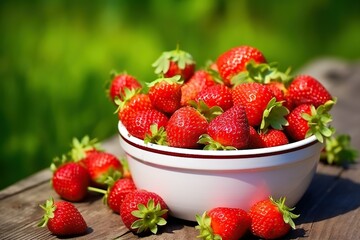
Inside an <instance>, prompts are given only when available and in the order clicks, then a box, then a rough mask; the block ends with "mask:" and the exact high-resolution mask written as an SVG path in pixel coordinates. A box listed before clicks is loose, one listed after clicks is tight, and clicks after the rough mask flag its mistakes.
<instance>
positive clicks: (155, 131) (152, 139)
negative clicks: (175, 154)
mask: <svg viewBox="0 0 360 240" xmlns="http://www.w3.org/2000/svg"><path fill="white" fill-rule="evenodd" d="M144 143H145V144H148V143H155V144H158V145H164V146H168V143H167V136H166V131H165V128H164V127H160V128H158V125H157V124H152V125H151V126H150V134H149V133H146V134H145V138H144Z"/></svg>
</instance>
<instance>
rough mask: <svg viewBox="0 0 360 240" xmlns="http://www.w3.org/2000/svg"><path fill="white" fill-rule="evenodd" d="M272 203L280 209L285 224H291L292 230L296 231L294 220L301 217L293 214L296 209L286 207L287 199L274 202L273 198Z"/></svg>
mask: <svg viewBox="0 0 360 240" xmlns="http://www.w3.org/2000/svg"><path fill="white" fill-rule="evenodd" d="M270 201H271V202H272V203H273V204H274V205H276V206H277V207H278V209H279V211H280V212H281V213H282V215H283V219H284V222H285V223H287V224H289V225H290V227H291V228H292V229H295V223H294V221H293V219H295V218H298V217H299V216H300V215H298V214H294V213H292V212H291V211H293V210H294V209H295V208H289V207H287V206H286V205H285V201H286V198H285V197H281V198H279V199H278V200H274V199H273V198H272V197H270Z"/></svg>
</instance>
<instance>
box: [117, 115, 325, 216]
mask: <svg viewBox="0 0 360 240" xmlns="http://www.w3.org/2000/svg"><path fill="white" fill-rule="evenodd" d="M118 128H119V133H120V144H121V147H122V148H123V150H124V151H125V153H126V155H127V158H128V162H129V167H130V171H131V174H132V176H133V180H134V182H135V184H136V186H137V187H138V188H141V189H146V190H148V191H153V192H156V193H157V194H159V195H160V196H161V197H162V198H163V199H164V201H165V202H166V203H167V205H168V207H169V209H170V214H171V215H172V216H174V217H177V218H181V219H185V220H190V221H195V215H196V214H202V213H203V212H204V211H206V210H210V209H211V208H214V207H237V208H242V209H244V210H248V209H249V208H250V207H251V205H252V204H254V203H255V202H256V201H259V200H262V199H265V198H267V197H269V196H273V197H274V198H279V197H283V196H284V197H286V204H287V205H288V206H294V205H295V204H296V203H297V202H298V201H299V200H300V198H301V197H302V196H303V194H304V193H305V191H306V189H307V188H308V186H309V184H310V182H311V180H312V178H313V176H314V174H315V171H316V166H317V163H318V160H319V157H320V152H321V150H322V148H323V144H321V143H320V142H318V141H317V140H316V138H315V137H314V136H312V137H310V138H307V139H305V140H302V141H298V142H295V143H290V144H287V145H283V146H278V147H271V148H262V149H249V150H231V151H211V150H209V151H207V150H193V149H182V148H173V147H166V146H160V145H156V144H151V143H150V144H144V142H143V140H141V139H138V138H136V137H133V136H131V135H129V133H128V131H127V130H126V129H125V127H124V126H123V125H122V124H121V122H119V125H118Z"/></svg>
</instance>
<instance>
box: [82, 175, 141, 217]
mask: <svg viewBox="0 0 360 240" xmlns="http://www.w3.org/2000/svg"><path fill="white" fill-rule="evenodd" d="M115 179H116V178H115ZM115 179H114V178H112V177H109V178H108V179H107V180H106V184H108V189H107V190H104V189H100V188H95V187H89V188H88V189H89V190H90V191H92V192H98V193H101V194H104V197H103V201H104V203H106V204H107V205H108V207H109V208H110V209H111V210H113V211H114V212H115V213H119V211H120V206H121V204H122V202H123V201H124V199H125V197H126V195H127V194H129V193H131V192H132V191H135V190H136V186H135V184H134V181H133V180H132V178H120V179H116V180H115Z"/></svg>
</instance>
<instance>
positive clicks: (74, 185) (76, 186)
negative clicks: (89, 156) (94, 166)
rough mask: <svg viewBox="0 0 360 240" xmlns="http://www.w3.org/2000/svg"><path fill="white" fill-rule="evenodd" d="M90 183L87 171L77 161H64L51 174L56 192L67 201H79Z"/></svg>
mask: <svg viewBox="0 0 360 240" xmlns="http://www.w3.org/2000/svg"><path fill="white" fill-rule="evenodd" d="M89 185H90V176H89V172H88V171H87V170H86V169H85V168H84V167H83V166H81V165H79V164H77V163H73V162H70V163H65V164H63V165H61V166H60V167H59V168H57V169H56V170H55V172H54V174H53V176H52V186H53V188H54V190H55V192H56V193H57V194H59V195H60V197H62V198H63V199H66V200H68V201H81V200H83V199H84V197H85V196H86V193H87V188H88V186H89Z"/></svg>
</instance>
